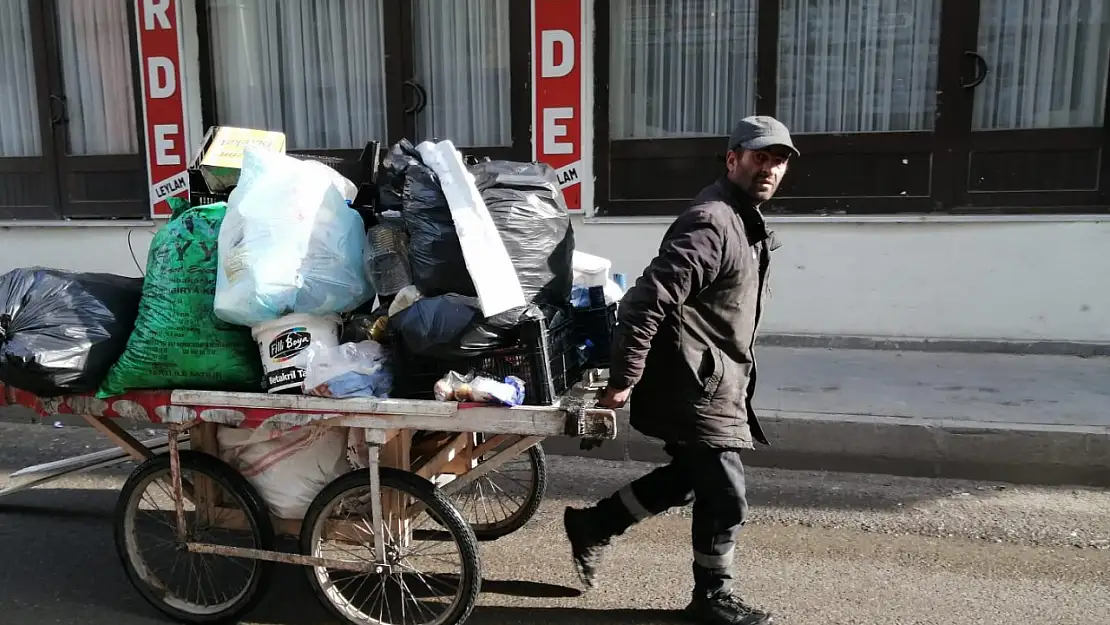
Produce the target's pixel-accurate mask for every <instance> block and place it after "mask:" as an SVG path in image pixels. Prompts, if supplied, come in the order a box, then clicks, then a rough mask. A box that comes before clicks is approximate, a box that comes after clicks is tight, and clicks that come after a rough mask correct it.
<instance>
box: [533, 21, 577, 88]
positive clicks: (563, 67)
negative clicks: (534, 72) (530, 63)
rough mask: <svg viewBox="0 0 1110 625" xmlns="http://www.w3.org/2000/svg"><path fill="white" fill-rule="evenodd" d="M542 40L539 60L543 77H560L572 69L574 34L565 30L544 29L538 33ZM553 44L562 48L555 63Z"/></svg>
mask: <svg viewBox="0 0 1110 625" xmlns="http://www.w3.org/2000/svg"><path fill="white" fill-rule="evenodd" d="M540 37H541V39H542V42H543V47H542V48H541V49H542V53H541V56H542V57H543V58H542V59H540V61H541V62H542V63H543V70H542V71H541V75H542V76H543V77H544V78H562V77H563V76H566V75H567V74H569V73H570V72H571V71H572V70H573V69H574V36H573V35H571V34H570V33H568V32H567V31H565V30H545V31H543V32H542V33H540ZM555 44H559V48H560V49H561V50H562V55H561V56H562V58H561V59H559V63H558V64H556V63H555Z"/></svg>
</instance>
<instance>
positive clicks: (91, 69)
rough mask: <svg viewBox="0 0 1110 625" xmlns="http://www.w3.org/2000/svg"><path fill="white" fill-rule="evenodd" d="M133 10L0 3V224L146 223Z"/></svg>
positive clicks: (21, 0)
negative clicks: (123, 220)
mask: <svg viewBox="0 0 1110 625" xmlns="http://www.w3.org/2000/svg"><path fill="white" fill-rule="evenodd" d="M133 5H134V3H133V2H130V1H129V0H53V1H52V2H39V1H37V0H7V1H5V2H0V219H56V218H59V217H66V218H71V219H80V218H96V217H123V218H127V217H145V216H147V215H148V214H149V210H150V209H149V204H148V196H147V194H148V185H147V181H146V163H145V160H144V159H143V157H142V154H141V152H140V149H139V146H140V141H141V134H140V131H139V123H138V122H139V120H138V111H139V106H138V103H137V97H138V93H137V89H136V88H135V85H136V84H137V82H138V79H137V77H136V71H137V67H136V66H137V63H136V55H135V44H134V41H133V39H134V32H133V30H134V28H133V24H134V14H133V13H132V11H133V9H134V6H133Z"/></svg>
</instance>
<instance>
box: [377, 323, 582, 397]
mask: <svg viewBox="0 0 1110 625" xmlns="http://www.w3.org/2000/svg"><path fill="white" fill-rule="evenodd" d="M573 339H574V320H573V317H570V316H569V315H568V316H562V318H561V319H557V320H556V322H555V323H554V324H552V326H551V327H550V328H548V327H547V323H546V322H544V321H542V320H536V321H529V322H527V323H525V324H524V325H523V327H521V336H520V340H519V341H518V342H517V344H516V345H514V346H512V347H506V348H502V349H498V350H493V351H491V352H488V353H486V354H483V355H481V356H474V357H471V358H459V359H451V360H443V359H435V358H426V357H420V356H416V355H414V354H411V353H409V352H408V351H407V350H406V349H405V346H404V344H403V343H402V342H401V341H400V340H398V339H395V340H394V341H393V343H392V348H393V359H392V361H393V363H392V364H393V393H392V396H393V397H399V398H406V399H435V393H434V391H433V389H434V388H435V384H436V382H438V381H439V380H440V379H442V378H443V377H444V376H445V375H447V374H448V373H449V372H451V371H455V372H456V373H459V374H461V375H466V374H467V373H469V372H471V371H474V372H477V373H479V374H482V375H485V376H487V377H489V378H492V379H495V380H498V381H500V380H503V379H504V378H505V377H507V376H510V375H512V376H516V377H518V378H520V379H521V380H523V381H524V391H525V393H524V403H525V404H526V405H529V406H548V405H551V404H554V403H555V402H556V401H557V400H558V398H559V396H560V395H562V394H563V393H564V392H566V390H567V389H569V388H570V387H572V386H574V385H575V384H576V383H577V382H578V378H579V377H581V374H582V367H581V365H580V363H579V361H578V354H577V344H576V343H575V342H574V340H573Z"/></svg>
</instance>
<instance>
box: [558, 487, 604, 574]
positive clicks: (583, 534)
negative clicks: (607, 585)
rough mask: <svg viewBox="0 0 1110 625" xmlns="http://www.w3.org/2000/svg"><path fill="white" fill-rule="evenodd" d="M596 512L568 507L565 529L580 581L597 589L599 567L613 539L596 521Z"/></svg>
mask: <svg viewBox="0 0 1110 625" xmlns="http://www.w3.org/2000/svg"><path fill="white" fill-rule="evenodd" d="M594 510H596V509H594ZM594 510H578V509H575V508H571V507H567V509H566V510H564V511H563V529H565V530H566V533H567V540H568V541H569V542H570V551H571V556H572V557H573V558H574V568H575V569H576V570H577V571H578V577H579V579H581V580H582V583H583V584H585V585H586V586H587V587H589V588H596V587H597V567H598V565H599V564H600V563H601V557H602V556H603V555H604V553H605V551H606V549H607V548H608V547H609V543H610V542H611V541H612V538H613V536H612V534H611V533H608V532H604V531H603V530H602V528H601V524H600V523H597V522H596V521H595V520H594V518H593V517H594V515H593V512H594Z"/></svg>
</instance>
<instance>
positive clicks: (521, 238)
mask: <svg viewBox="0 0 1110 625" xmlns="http://www.w3.org/2000/svg"><path fill="white" fill-rule="evenodd" d="M470 173H471V174H473V175H474V182H475V186H477V187H478V190H479V191H480V192H481V194H482V200H483V201H484V202H485V204H486V208H487V209H488V210H489V214H490V217H492V218H493V223H494V225H495V226H496V227H497V232H498V234H500V235H501V241H502V242H503V243H504V244H505V250H506V251H507V252H508V253H509V259H510V260H511V261H512V263H513V268H514V269H515V270H516V275H517V278H518V279H519V280H520V286H521V288H523V289H524V299H525V301H527V302H529V303H532V304H550V305H554V306H566V303H567V301H568V300H569V299H570V290H571V283H572V281H573V279H574V276H573V273H572V271H571V265H572V262H573V256H574V229H573V227H572V226H571V220H570V212H569V211H568V210H567V203H566V199H565V198H564V197H563V193H562V190H560V188H559V181H558V179H557V178H556V177H555V170H554V169H552V168H551V166H550V165H547V164H546V163H521V162H513V161H484V162H480V163H477V164H476V165H474V166H472V167H471V168H470Z"/></svg>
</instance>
